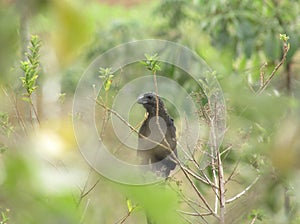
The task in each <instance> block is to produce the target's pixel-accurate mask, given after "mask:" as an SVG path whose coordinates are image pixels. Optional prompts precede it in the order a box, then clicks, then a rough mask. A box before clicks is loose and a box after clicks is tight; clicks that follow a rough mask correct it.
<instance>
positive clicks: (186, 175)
mask: <svg viewBox="0 0 300 224" xmlns="http://www.w3.org/2000/svg"><path fill="white" fill-rule="evenodd" d="M180 168H181V170H182V171H183V174H184V175H185V177H186V178H187V179H188V181H189V182H190V184H191V186H192V188H193V189H194V190H195V192H196V194H197V195H198V197H199V198H200V199H201V201H202V202H203V203H204V204H205V206H206V207H207V209H208V210H209V212H211V214H212V215H213V216H214V217H216V218H218V219H219V217H218V216H217V214H216V213H215V212H214V211H213V210H212V208H211V207H210V205H209V204H208V202H207V201H206V199H205V198H204V197H203V195H202V194H201V192H200V191H199V190H198V188H197V187H196V185H195V184H194V182H193V181H192V180H191V178H190V176H189V175H188V174H187V172H186V171H185V170H184V169H183V168H182V166H180Z"/></svg>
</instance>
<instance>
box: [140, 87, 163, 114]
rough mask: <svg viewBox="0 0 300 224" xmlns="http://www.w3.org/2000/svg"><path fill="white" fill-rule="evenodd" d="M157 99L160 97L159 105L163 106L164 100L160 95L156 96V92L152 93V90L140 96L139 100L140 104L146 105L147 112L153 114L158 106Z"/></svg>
mask: <svg viewBox="0 0 300 224" xmlns="http://www.w3.org/2000/svg"><path fill="white" fill-rule="evenodd" d="M157 99H158V105H159V107H162V108H163V102H162V100H161V98H160V97H159V96H156V94H155V93H151V92H148V93H144V94H142V95H141V96H139V98H138V101H137V102H138V103H139V104H142V105H143V106H144V107H145V109H146V110H147V112H148V113H150V114H151V113H152V112H155V111H156V106H157V104H156V100H157Z"/></svg>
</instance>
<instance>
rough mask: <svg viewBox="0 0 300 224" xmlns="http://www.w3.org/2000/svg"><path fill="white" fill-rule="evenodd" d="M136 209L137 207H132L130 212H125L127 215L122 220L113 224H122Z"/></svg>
mask: <svg viewBox="0 0 300 224" xmlns="http://www.w3.org/2000/svg"><path fill="white" fill-rule="evenodd" d="M136 208H137V206H134V207H133V208H132V209H131V210H130V211H128V212H127V214H126V215H125V216H124V217H123V218H121V220H119V221H117V222H115V224H124V223H125V222H126V220H127V219H128V218H129V216H130V215H131V214H132V212H133V211H134V210H135V209H136Z"/></svg>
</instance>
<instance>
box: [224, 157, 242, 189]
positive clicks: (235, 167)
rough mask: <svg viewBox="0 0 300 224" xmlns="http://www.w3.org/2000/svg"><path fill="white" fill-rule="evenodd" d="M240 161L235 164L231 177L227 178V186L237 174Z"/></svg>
mask: <svg viewBox="0 0 300 224" xmlns="http://www.w3.org/2000/svg"><path fill="white" fill-rule="evenodd" d="M239 163H240V161H237V163H236V164H235V166H234V168H233V170H232V172H231V174H230V175H229V177H228V178H227V180H226V181H225V184H227V183H228V182H229V181H230V180H231V179H232V177H233V175H234V173H235V172H236V170H237V168H238V166H239Z"/></svg>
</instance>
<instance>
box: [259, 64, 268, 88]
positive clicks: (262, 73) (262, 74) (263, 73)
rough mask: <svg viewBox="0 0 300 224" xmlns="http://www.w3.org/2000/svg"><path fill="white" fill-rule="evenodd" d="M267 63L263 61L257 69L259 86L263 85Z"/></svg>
mask: <svg viewBox="0 0 300 224" xmlns="http://www.w3.org/2000/svg"><path fill="white" fill-rule="evenodd" d="M267 65H268V63H267V62H265V63H264V64H263V65H262V66H261V67H260V69H259V76H260V87H263V86H264V84H265V72H264V69H265V67H266V66H267Z"/></svg>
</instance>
